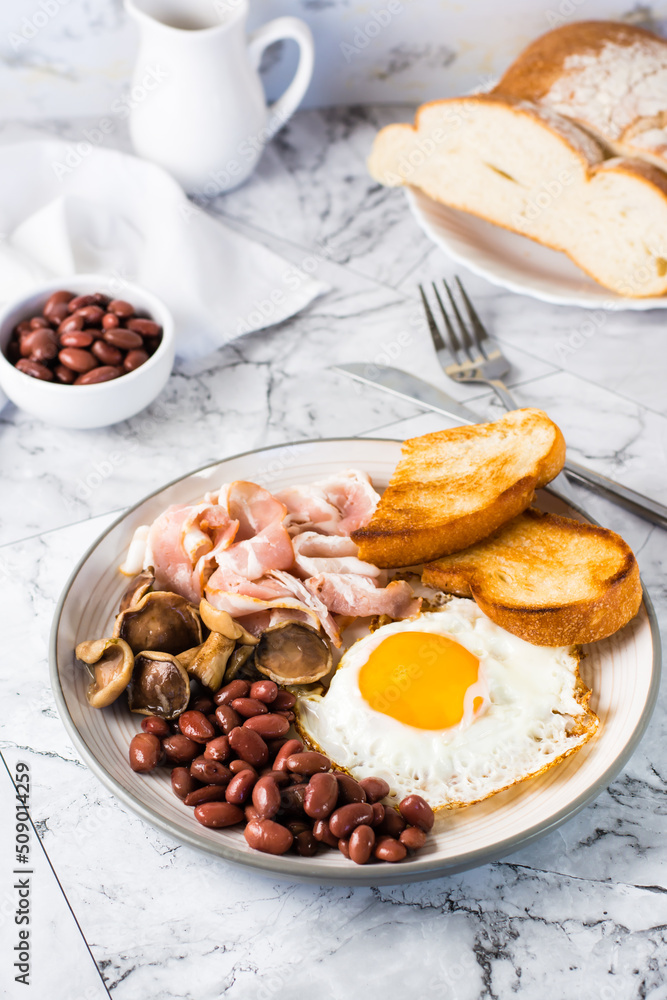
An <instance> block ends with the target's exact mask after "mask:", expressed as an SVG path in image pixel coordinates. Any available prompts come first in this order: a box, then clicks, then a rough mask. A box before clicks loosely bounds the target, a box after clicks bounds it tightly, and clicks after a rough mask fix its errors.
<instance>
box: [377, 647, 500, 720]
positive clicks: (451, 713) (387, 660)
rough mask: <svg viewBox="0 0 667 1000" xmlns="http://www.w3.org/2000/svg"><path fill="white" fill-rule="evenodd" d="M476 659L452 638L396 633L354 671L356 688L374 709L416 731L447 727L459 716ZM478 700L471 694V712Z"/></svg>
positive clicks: (476, 666) (472, 679)
mask: <svg viewBox="0 0 667 1000" xmlns="http://www.w3.org/2000/svg"><path fill="white" fill-rule="evenodd" d="M478 671H479V660H478V659H477V657H476V656H473V654H472V653H471V652H469V651H468V650H467V649H464V647H463V646H461V645H459V643H458V642H455V641H454V640H453V639H449V638H448V637H447V636H445V635H435V634H432V633H429V632H397V633H396V634H395V635H390V636H388V637H387V638H386V639H384V640H383V641H382V642H381V643H380V644H379V646H376V647H375V649H374V650H373V652H372V653H371V654H370V656H369V657H368V659H367V660H366V662H365V663H364V665H363V667H362V668H361V670H360V671H359V690H360V691H361V694H362V696H363V697H364V698H365V700H366V701H367V702H368V704H369V705H370V706H371V708H373V709H375V711H376V712H382V713H383V714H384V715H390V716H391V717H392V718H393V719H397V720H398V721H399V722H404V723H405V724H406V725H408V726H416V727H417V728H419V729H448V728H449V727H450V726H455V725H456V724H457V723H459V722H460V721H461V719H462V718H463V710H464V699H465V695H466V691H467V690H468V688H469V687H470V686H471V685H472V684H475V683H476V682H477V679H478ZM481 704H482V699H481V698H479V697H476V698H475V700H474V703H473V710H476V709H477V708H478V707H479V705H481Z"/></svg>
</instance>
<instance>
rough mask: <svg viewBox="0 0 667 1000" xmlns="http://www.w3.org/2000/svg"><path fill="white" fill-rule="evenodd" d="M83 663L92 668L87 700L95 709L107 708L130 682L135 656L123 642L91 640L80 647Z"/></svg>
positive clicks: (117, 640)
mask: <svg viewBox="0 0 667 1000" xmlns="http://www.w3.org/2000/svg"><path fill="white" fill-rule="evenodd" d="M75 652H76V655H77V658H78V659H79V660H83V662H84V663H85V664H86V665H87V666H88V673H89V674H90V676H91V678H92V680H91V683H90V684H89V685H88V690H87V691H86V698H87V699H88V702H89V704H90V705H92V706H93V708H106V706H107V705H111V703H112V702H114V701H115V700H116V698H118V696H119V695H120V694H122V692H123V691H124V690H125V688H126V687H127V685H128V684H129V683H130V678H131V677H132V668H133V666H134V656H133V654H132V650H131V649H130V647H129V646H128V644H127V643H126V642H125V641H124V640H123V639H118V638H112V639H88V640H87V641H86V642H80V643H79V645H78V646H77V647H76V650H75ZM91 667H92V668H93V669H90V668H91Z"/></svg>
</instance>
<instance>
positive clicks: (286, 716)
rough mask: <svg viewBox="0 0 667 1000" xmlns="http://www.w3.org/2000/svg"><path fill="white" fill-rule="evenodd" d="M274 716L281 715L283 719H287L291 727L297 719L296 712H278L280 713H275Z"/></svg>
mask: <svg viewBox="0 0 667 1000" xmlns="http://www.w3.org/2000/svg"><path fill="white" fill-rule="evenodd" d="M273 714H274V715H280V716H281V717H282V718H283V719H287V721H288V723H289V724H290V726H291V725H292V723H293V722H294V720H295V719H296V715H295V714H294V712H283V711H278V712H274V713H273Z"/></svg>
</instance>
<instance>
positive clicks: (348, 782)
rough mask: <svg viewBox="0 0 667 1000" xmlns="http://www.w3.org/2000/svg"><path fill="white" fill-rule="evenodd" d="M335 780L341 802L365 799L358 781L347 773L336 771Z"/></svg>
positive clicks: (362, 800)
mask: <svg viewBox="0 0 667 1000" xmlns="http://www.w3.org/2000/svg"><path fill="white" fill-rule="evenodd" d="M336 781H337V782H338V794H339V796H340V801H341V804H345V803H346V802H365V801H366V792H365V791H364V790H363V788H362V787H361V785H360V784H359V782H358V781H355V780H354V778H351V777H350V775H349V774H343V773H342V772H341V771H336Z"/></svg>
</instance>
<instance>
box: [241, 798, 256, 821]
mask: <svg viewBox="0 0 667 1000" xmlns="http://www.w3.org/2000/svg"><path fill="white" fill-rule="evenodd" d="M243 812H244V813H245V818H246V823H250V822H252V820H254V819H259V816H258V815H257V810H256V809H255V807H254V805H253V804H252V802H249V803H248V805H247V806H244V807H243Z"/></svg>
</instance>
